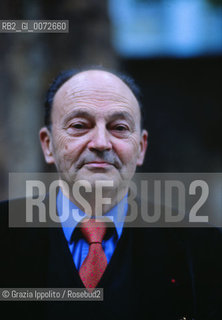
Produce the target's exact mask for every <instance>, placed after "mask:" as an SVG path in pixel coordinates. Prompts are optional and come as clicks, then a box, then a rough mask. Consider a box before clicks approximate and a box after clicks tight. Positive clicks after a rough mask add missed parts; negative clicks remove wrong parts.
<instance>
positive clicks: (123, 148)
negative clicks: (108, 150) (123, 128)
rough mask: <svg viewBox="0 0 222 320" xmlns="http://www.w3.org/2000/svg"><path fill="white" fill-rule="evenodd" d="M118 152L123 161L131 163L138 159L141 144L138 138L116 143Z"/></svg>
mask: <svg viewBox="0 0 222 320" xmlns="http://www.w3.org/2000/svg"><path fill="white" fill-rule="evenodd" d="M115 149H116V153H117V155H118V157H119V158H120V160H121V161H122V162H123V163H130V162H134V161H136V157H137V154H138V149H139V144H138V142H137V140H136V139H131V140H130V141H128V142H126V141H121V142H119V143H118V145H116V148H115Z"/></svg>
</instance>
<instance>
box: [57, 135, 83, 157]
mask: <svg viewBox="0 0 222 320" xmlns="http://www.w3.org/2000/svg"><path fill="white" fill-rule="evenodd" d="M54 150H55V154H56V155H57V157H59V160H60V162H61V161H65V162H70V161H75V160H76V159H78V157H79V154H80V153H81V150H82V143H81V142H80V141H76V140H74V139H70V138H67V137H64V136H58V137H57V139H55V144H54Z"/></svg>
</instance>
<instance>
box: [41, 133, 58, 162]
mask: <svg viewBox="0 0 222 320" xmlns="http://www.w3.org/2000/svg"><path fill="white" fill-rule="evenodd" d="M39 138H40V142H41V146H42V151H43V154H44V157H45V161H46V162H47V163H49V164H52V163H55V160H54V157H53V152H52V136H51V132H50V131H49V130H48V128H46V127H43V128H41V130H40V131H39Z"/></svg>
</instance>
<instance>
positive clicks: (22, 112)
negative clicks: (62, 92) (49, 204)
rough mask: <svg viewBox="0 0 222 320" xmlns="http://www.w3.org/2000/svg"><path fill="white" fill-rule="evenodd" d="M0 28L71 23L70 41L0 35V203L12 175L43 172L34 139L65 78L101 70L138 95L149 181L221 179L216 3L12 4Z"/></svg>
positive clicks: (221, 17) (5, 5) (220, 31)
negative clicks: (158, 177)
mask: <svg viewBox="0 0 222 320" xmlns="http://www.w3.org/2000/svg"><path fill="white" fill-rule="evenodd" d="M0 19H1V20H7V19H17V20H35V19H45V20H51V19H54V20H56V19H58V20H62V19H64V20H69V33H57V34H52V33H45V34H43V33H34V34H24V33H22V34H15V33H0V72H1V77H0V110H1V118H0V181H1V184H0V199H5V198H7V197H8V173H9V172H32V171H44V170H49V168H48V167H47V166H46V165H45V164H44V159H43V156H42V153H41V150H40V145H39V140H38V131H39V128H40V127H41V126H42V125H43V103H44V96H45V92H46V90H47V88H48V86H49V84H50V83H51V81H52V79H53V78H54V77H55V76H56V75H57V73H58V72H59V71H61V70H65V69H68V68H73V67H81V66H84V65H90V64H93V65H103V66H105V67H108V68H113V69H117V70H120V71H123V72H124V71H125V72H126V73H128V74H131V75H132V76H133V77H134V78H135V79H136V81H137V83H138V84H139V85H140V86H141V89H142V92H143V105H144V108H145V122H146V126H147V128H148V131H149V148H148V153H147V157H146V161H145V164H144V166H143V168H142V170H143V171H145V172H221V171H222V152H221V145H222V135H221V123H222V122H221V121H222V117H221V91H222V90H221V87H222V86H221V83H222V81H221V71H222V70H221V62H222V1H221V0H192V1H191V0H186V1H185V0H171V1H170V0H155V1H151V0H120V1H117V0H109V1H108V0H102V1H101V0H75V1H69V0H64V1H58V0H54V1H48V0H45V1H43V0H40V1H37V0H33V1H30V0H17V1H16V0H14V1H12V0H8V1H4V2H3V1H1V3H0Z"/></svg>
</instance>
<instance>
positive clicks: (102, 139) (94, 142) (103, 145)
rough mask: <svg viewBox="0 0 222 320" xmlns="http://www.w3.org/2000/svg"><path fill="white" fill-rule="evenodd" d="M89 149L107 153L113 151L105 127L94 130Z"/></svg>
mask: <svg viewBox="0 0 222 320" xmlns="http://www.w3.org/2000/svg"><path fill="white" fill-rule="evenodd" d="M88 148H89V149H90V150H91V151H95V150H96V151H105V150H111V149H112V144H111V142H110V138H109V132H107V129H106V127H105V126H100V127H95V128H94V130H93V132H92V136H91V139H90V142H89V143H88Z"/></svg>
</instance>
